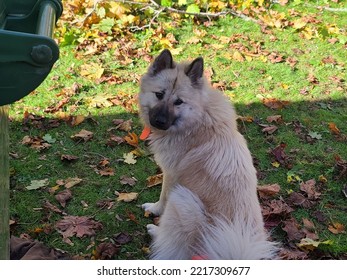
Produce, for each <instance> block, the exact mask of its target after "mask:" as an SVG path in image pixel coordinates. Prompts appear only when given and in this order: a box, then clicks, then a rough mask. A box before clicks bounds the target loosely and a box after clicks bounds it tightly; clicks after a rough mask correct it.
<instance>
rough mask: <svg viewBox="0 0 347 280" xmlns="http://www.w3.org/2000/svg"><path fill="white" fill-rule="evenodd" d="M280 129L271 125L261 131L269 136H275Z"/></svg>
mask: <svg viewBox="0 0 347 280" xmlns="http://www.w3.org/2000/svg"><path fill="white" fill-rule="evenodd" d="M277 129H278V127H277V126H275V125H269V126H266V127H264V128H263V129H262V130H261V131H262V132H264V133H267V134H273V133H274V132H275V131H276V130H277Z"/></svg>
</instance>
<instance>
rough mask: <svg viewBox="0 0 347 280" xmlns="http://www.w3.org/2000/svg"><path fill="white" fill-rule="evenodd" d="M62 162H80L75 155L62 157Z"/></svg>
mask: <svg viewBox="0 0 347 280" xmlns="http://www.w3.org/2000/svg"><path fill="white" fill-rule="evenodd" d="M60 160H61V161H63V162H72V161H76V160H78V157H77V156H73V155H61V156H60Z"/></svg>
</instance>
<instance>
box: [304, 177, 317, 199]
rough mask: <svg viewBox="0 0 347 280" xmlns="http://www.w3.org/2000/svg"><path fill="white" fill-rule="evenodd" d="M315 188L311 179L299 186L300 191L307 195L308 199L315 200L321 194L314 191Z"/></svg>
mask: <svg viewBox="0 0 347 280" xmlns="http://www.w3.org/2000/svg"><path fill="white" fill-rule="evenodd" d="M315 186H316V180H314V179H311V180H308V181H306V182H302V183H301V184H300V190H301V191H303V192H305V193H306V194H307V197H308V199H310V200H317V199H318V198H319V197H320V196H321V193H320V192H318V191H316V188H315Z"/></svg>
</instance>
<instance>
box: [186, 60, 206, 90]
mask: <svg viewBox="0 0 347 280" xmlns="http://www.w3.org/2000/svg"><path fill="white" fill-rule="evenodd" d="M185 73H186V75H187V76H188V77H189V78H190V80H191V82H192V84H193V85H195V86H197V85H198V84H199V80H200V78H201V77H202V76H203V74H204V60H203V58H202V57H198V58H197V59H195V60H194V61H193V62H192V63H191V64H190V65H189V66H188V67H187V69H186V71H185Z"/></svg>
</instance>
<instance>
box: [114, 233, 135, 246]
mask: <svg viewBox="0 0 347 280" xmlns="http://www.w3.org/2000/svg"><path fill="white" fill-rule="evenodd" d="M112 239H113V240H114V241H115V242H116V243H118V244H120V245H124V244H127V243H129V242H131V241H132V240H133V238H132V237H131V235H130V234H128V233H127V232H120V233H117V234H115V235H113V236H112Z"/></svg>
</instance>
